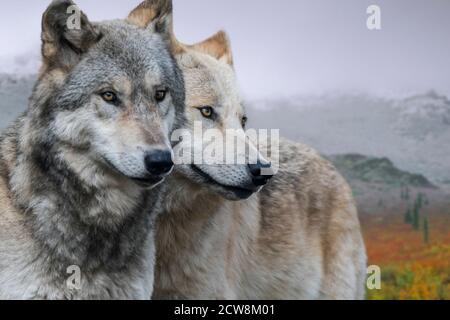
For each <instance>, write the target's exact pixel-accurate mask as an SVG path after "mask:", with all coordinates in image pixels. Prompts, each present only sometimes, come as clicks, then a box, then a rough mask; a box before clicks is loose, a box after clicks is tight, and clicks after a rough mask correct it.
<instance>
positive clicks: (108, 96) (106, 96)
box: [101, 91, 117, 103]
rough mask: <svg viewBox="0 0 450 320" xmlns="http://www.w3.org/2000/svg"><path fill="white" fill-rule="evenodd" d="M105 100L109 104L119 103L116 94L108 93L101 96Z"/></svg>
mask: <svg viewBox="0 0 450 320" xmlns="http://www.w3.org/2000/svg"><path fill="white" fill-rule="evenodd" d="M101 96H102V98H103V100H105V101H106V102H109V103H115V102H117V95H116V94H115V93H114V92H111V91H106V92H103V93H102V94H101Z"/></svg>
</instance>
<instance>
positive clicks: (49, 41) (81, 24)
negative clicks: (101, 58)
mask: <svg viewBox="0 0 450 320" xmlns="http://www.w3.org/2000/svg"><path fill="white" fill-rule="evenodd" d="M41 37H42V56H43V59H44V63H45V64H46V65H47V66H48V67H50V68H64V69H71V68H73V67H74V66H75V65H76V64H77V63H78V62H79V61H80V57H81V55H82V54H83V53H86V52H87V51H88V50H89V48H90V47H91V46H92V45H94V44H95V43H96V42H98V41H99V40H100V38H101V35H100V34H99V33H98V32H97V31H96V30H95V28H94V27H93V25H92V24H91V23H90V22H89V20H88V18H87V17H86V15H85V14H84V13H83V12H81V11H80V10H79V9H78V7H77V6H76V5H75V4H74V3H73V2H72V1H70V0H54V1H53V2H52V3H51V4H50V6H49V7H48V8H47V10H46V11H45V12H44V15H43V17H42V36H41Z"/></svg>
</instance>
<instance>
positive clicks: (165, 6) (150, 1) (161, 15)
mask: <svg viewBox="0 0 450 320" xmlns="http://www.w3.org/2000/svg"><path fill="white" fill-rule="evenodd" d="M127 20H128V21H129V22H130V23H132V24H134V25H136V26H138V27H140V28H145V29H149V30H151V31H152V32H155V33H159V34H161V35H162V36H163V38H164V39H165V40H166V41H167V42H168V43H169V46H170V47H171V50H172V52H173V53H175V54H178V53H181V52H182V51H183V47H182V45H181V44H180V43H179V42H178V41H177V40H176V39H175V36H174V33H173V4H172V0H146V1H144V2H142V3H141V4H140V5H138V6H137V7H136V9H134V10H133V11H131V13H130V14H129V15H128V18H127Z"/></svg>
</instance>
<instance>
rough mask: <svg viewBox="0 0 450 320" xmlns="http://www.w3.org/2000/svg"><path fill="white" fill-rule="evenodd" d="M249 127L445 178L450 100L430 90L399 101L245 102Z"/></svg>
mask: <svg viewBox="0 0 450 320" xmlns="http://www.w3.org/2000/svg"><path fill="white" fill-rule="evenodd" d="M248 109H249V118H250V119H251V125H252V126H254V127H259V128H274V129H281V135H282V136H285V137H287V138H290V139H293V140H296V141H301V142H303V143H306V144H309V145H311V146H313V147H314V148H316V149H318V150H319V151H320V152H321V153H323V154H329V155H330V154H353V153H358V154H364V155H371V156H375V157H380V158H382V157H387V158H389V159H390V160H392V162H393V163H394V164H395V166H397V167H398V168H400V169H402V170H406V171H409V172H414V173H420V174H422V175H424V176H426V177H427V178H429V179H431V180H432V181H433V182H435V183H449V182H450V143H449V141H450V101H449V100H448V99H447V98H446V97H445V96H440V95H438V94H437V93H435V92H429V93H426V94H423V95H417V96H413V97H410V98H408V99H404V100H388V99H381V98H374V97H371V96H366V95H355V96H348V95H347V96H345V95H340V96H336V95H334V96H333V95H330V96H322V97H309V98H299V99H291V100H280V101H261V102H254V103H251V104H250V106H249V108H248Z"/></svg>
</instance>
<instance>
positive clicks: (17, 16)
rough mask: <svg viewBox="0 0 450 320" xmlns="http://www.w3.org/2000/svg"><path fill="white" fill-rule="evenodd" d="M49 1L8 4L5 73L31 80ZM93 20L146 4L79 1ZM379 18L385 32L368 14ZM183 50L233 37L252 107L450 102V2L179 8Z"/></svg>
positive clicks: (196, 2)
mask: <svg viewBox="0 0 450 320" xmlns="http://www.w3.org/2000/svg"><path fill="white" fill-rule="evenodd" d="M49 2H50V1H46V0H21V1H14V2H13V1H8V2H7V1H6V0H2V5H1V8H0V36H1V39H2V42H3V44H2V46H1V48H0V71H11V70H16V69H17V68H19V69H20V70H21V71H22V72H23V71H26V72H34V71H35V70H36V68H37V65H38V63H37V62H36V60H37V59H38V56H39V34H40V19H41V14H42V12H43V11H44V10H45V8H46V6H47V5H48V3H49ZM76 2H77V4H78V5H79V6H80V7H81V9H82V10H83V11H84V12H85V13H86V14H87V15H88V16H89V18H90V19H91V20H93V21H95V20H105V19H111V18H119V17H125V16H126V15H127V13H128V12H129V11H130V10H131V9H132V8H133V7H134V6H135V5H137V4H138V3H139V2H140V1H139V0H127V1H124V0H96V1H92V0H78V1H76ZM371 4H377V5H379V6H380V7H381V10H382V30H381V31H369V30H368V29H367V28H366V19H367V14H366V9H367V7H368V6H369V5H371ZM174 6H175V29H176V30H175V31H176V34H177V36H178V38H179V39H180V40H181V41H183V42H186V43H191V42H197V41H199V40H201V39H203V38H206V37H208V36H210V35H212V34H213V33H214V32H216V31H217V30H219V29H225V30H227V31H228V32H229V34H230V37H231V40H232V43H233V49H234V55H235V60H236V70H237V72H238V76H239V83H240V86H241V88H242V91H243V92H244V94H245V95H246V96H247V97H250V98H266V97H272V98H277V97H280V96H294V95H298V94H318V93H319V94H320V93H325V92H330V91H331V92H336V91H337V92H344V93H347V92H354V91H359V92H369V93H376V94H382V95H404V94H409V93H416V92H421V91H427V90H429V89H436V90H438V91H439V92H442V93H445V94H450V86H449V84H450V60H449V59H450V58H449V57H450V38H449V37H450V1H449V0H371V1H368V0H339V1H337V0H277V1H267V0H226V1H225V0H174Z"/></svg>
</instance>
